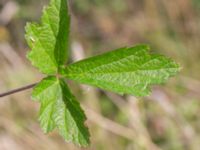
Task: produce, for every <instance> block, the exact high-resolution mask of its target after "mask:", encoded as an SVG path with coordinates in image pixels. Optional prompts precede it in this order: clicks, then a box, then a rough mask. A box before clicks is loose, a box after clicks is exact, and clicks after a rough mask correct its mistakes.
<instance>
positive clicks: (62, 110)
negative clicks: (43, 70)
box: [32, 77, 89, 146]
mask: <svg viewBox="0 0 200 150" xmlns="http://www.w3.org/2000/svg"><path fill="white" fill-rule="evenodd" d="M32 97H33V99H34V100H38V101H39V102H41V107H40V116H39V120H40V124H41V127H42V129H43V130H44V132H45V133H48V132H49V131H52V130H53V129H54V128H55V127H57V128H58V130H59V133H60V134H61V135H62V136H63V137H64V139H65V140H66V141H72V142H73V143H75V144H77V145H79V146H87V145H88V144H89V132H88V128H87V127H85V125H84V122H85V120H86V116H85V114H84V112H83V110H82V109H81V107H80V104H79V102H78V101H77V100H76V99H75V97H74V96H73V95H72V93H71V92H70V90H69V88H68V86H67V85H66V83H65V81H64V80H62V79H57V78H56V77H47V78H45V79H43V80H42V81H41V82H40V83H39V84H38V85H37V86H36V87H35V88H34V90H33V94H32Z"/></svg>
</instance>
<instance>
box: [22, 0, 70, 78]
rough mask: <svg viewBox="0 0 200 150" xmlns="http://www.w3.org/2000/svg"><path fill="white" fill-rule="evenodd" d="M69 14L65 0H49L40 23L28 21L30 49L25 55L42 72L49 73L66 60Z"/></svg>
mask: <svg viewBox="0 0 200 150" xmlns="http://www.w3.org/2000/svg"><path fill="white" fill-rule="evenodd" d="M69 28H70V16H69V13H68V7H67V2H66V0H51V2H50V5H49V6H48V7H47V8H45V9H44V11H43V16H42V19H41V24H35V23H28V24H27V25H26V27H25V30H26V40H27V42H28V45H29V46H30V48H31V49H32V50H31V51H30V52H29V53H28V55H27V57H28V59H29V60H30V61H31V62H32V65H33V66H35V67H37V68H38V69H39V70H40V71H41V72H42V73H45V74H48V75H51V74H55V73H57V72H58V71H59V69H60V67H61V66H63V65H64V64H65V62H66V61H67V55H68V54H67V53H68V49H67V47H68V46H69V38H68V37H69Z"/></svg>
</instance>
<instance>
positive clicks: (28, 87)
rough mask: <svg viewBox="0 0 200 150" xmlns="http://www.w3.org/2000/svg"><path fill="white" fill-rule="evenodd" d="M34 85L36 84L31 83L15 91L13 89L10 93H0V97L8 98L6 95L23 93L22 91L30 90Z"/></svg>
mask: <svg viewBox="0 0 200 150" xmlns="http://www.w3.org/2000/svg"><path fill="white" fill-rule="evenodd" d="M36 84H37V83H33V84H30V85H27V86H24V87H21V88H17V89H14V90H11V91H8V92H5V93H1V94H0V97H5V96H8V95H11V94H14V93H17V92H21V91H24V90H28V89H31V88H33V87H34V86H35V85H36Z"/></svg>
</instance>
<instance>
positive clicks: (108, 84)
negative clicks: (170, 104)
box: [63, 45, 179, 96]
mask: <svg viewBox="0 0 200 150" xmlns="http://www.w3.org/2000/svg"><path fill="white" fill-rule="evenodd" d="M148 51H149V47H148V46H146V45H137V46H135V47H129V48H121V49H117V50H114V51H111V52H107V53H105V54H101V55H99V56H94V57H91V58H88V59H84V60H81V61H79V62H75V63H73V64H71V65H69V66H68V67H66V68H65V69H64V70H63V75H64V76H65V77H67V78H68V79H71V80H75V81H77V82H80V83H83V84H89V85H93V86H97V87H99V88H102V89H105V90H109V91H113V92H116V93H119V94H131V95H134V96H146V95H148V94H149V93H150V89H149V86H150V85H153V84H161V83H165V82H166V81H167V79H168V78H169V77H171V76H174V75H175V74H176V73H177V72H178V70H179V66H178V64H176V63H175V62H174V61H172V60H171V59H169V58H166V57H164V56H162V55H155V54H149V53H148Z"/></svg>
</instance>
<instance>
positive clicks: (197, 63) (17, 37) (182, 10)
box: [0, 0, 200, 150]
mask: <svg viewBox="0 0 200 150" xmlns="http://www.w3.org/2000/svg"><path fill="white" fill-rule="evenodd" d="M47 3H48V0H0V93H2V92H4V91H7V90H10V89H14V88H18V87H21V86H24V85H27V84H30V83H34V82H38V81H39V80H41V78H42V77H43V76H42V75H41V74H40V73H39V72H38V71H37V70H36V69H35V68H33V67H32V66H31V64H30V62H28V61H27V59H26V53H27V51H28V50H29V48H28V47H27V44H26V42H25V39H24V26H25V24H26V22H28V21H39V18H40V15H41V12H42V11H41V10H42V7H43V6H44V5H46V4H47ZM70 9H71V15H72V23H71V24H72V28H71V58H70V62H73V61H76V60H79V59H83V58H85V57H89V56H93V55H95V54H100V53H103V52H106V51H109V50H112V49H115V48H118V47H123V46H131V45H135V44H138V43H147V44H149V45H150V46H151V48H152V52H156V53H161V54H164V55H167V56H169V57H172V58H173V59H174V60H176V61H177V62H179V63H180V64H181V66H182V70H181V73H179V75H177V76H176V77H174V78H171V79H170V80H169V82H168V83H167V84H165V85H161V86H154V87H153V90H152V94H151V95H150V96H148V97H144V98H135V97H133V96H128V95H125V96H123V97H122V96H119V95H117V94H114V93H111V92H106V91H102V90H100V89H97V88H93V87H89V86H85V85H78V84H76V83H74V82H69V83H70V87H71V88H72V89H73V92H74V94H75V95H76V97H77V99H78V100H80V102H81V104H82V106H83V107H84V110H85V112H86V114H87V117H88V120H87V125H88V126H89V129H90V132H91V146H90V147H89V148H86V150H162V149H163V150H199V149H200V75H199V73H200V0H109V1H108V0H70ZM30 95H31V90H27V91H24V92H21V93H17V94H14V95H10V96H7V97H4V98H1V99H0V150H79V149H81V148H79V147H76V146H74V145H73V144H70V143H66V142H64V140H63V139H62V138H61V137H60V136H59V135H58V133H57V131H54V132H52V133H50V134H48V135H45V134H43V132H42V131H41V129H40V127H39V123H38V121H37V115H38V114H37V112H38V110H39V104H38V103H36V102H32V101H31V99H30ZM82 149H83V148H82Z"/></svg>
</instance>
